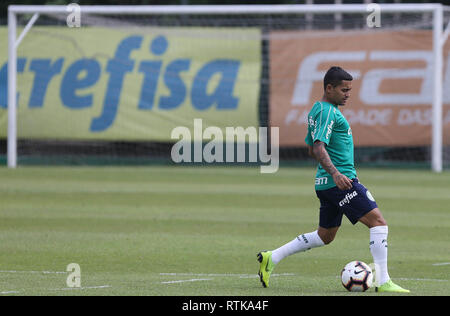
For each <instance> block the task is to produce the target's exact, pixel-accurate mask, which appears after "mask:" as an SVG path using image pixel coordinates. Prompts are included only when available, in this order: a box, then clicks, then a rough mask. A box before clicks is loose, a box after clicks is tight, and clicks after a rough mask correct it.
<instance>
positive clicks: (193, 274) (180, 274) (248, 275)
mask: <svg viewBox="0 0 450 316" xmlns="http://www.w3.org/2000/svg"><path fill="white" fill-rule="evenodd" d="M159 275H168V276H205V277H239V278H242V279H245V278H258V277H259V276H258V275H257V274H237V273H176V272H167V273H160V274H159ZM293 275H295V274H294V273H278V274H277V273H274V274H272V275H271V276H274V277H277V276H293Z"/></svg>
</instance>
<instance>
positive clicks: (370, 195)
mask: <svg viewBox="0 0 450 316" xmlns="http://www.w3.org/2000/svg"><path fill="white" fill-rule="evenodd" d="M366 195H367V198H368V199H369V200H371V201H372V202H375V199H374V198H373V196H372V194H371V193H370V192H369V190H367V192H366Z"/></svg>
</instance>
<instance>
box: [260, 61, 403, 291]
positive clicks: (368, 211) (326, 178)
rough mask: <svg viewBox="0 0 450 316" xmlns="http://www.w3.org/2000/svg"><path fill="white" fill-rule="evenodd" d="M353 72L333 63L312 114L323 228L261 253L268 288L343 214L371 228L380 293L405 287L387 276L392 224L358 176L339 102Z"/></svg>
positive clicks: (325, 240)
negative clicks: (277, 270) (284, 264)
mask: <svg viewBox="0 0 450 316" xmlns="http://www.w3.org/2000/svg"><path fill="white" fill-rule="evenodd" d="M352 80H353V78H352V76H351V75H350V74H349V73H347V72H346V71H345V70H343V69H342V68H340V67H331V68H330V69H329V70H328V71H327V73H326V74H325V77H324V80H323V86H324V95H323V97H322V100H321V101H318V102H316V103H315V104H314V106H313V107H312V109H311V111H310V112H309V114H308V133H307V136H306V138H305V142H306V144H307V145H308V149H309V154H310V155H311V156H312V157H314V158H315V159H316V160H317V161H318V162H319V166H318V168H317V174H316V180H315V190H316V195H317V197H318V198H319V200H320V213H319V227H318V229H317V230H316V231H313V232H310V233H305V234H301V235H299V236H298V237H297V238H295V239H294V240H292V241H290V242H288V243H287V244H285V245H283V246H281V247H279V248H277V249H275V250H272V251H262V252H260V253H258V255H257V258H258V261H259V262H260V268H259V272H258V274H259V277H260V280H261V283H262V285H263V286H264V287H268V286H269V278H270V275H271V273H272V271H273V269H274V267H275V265H276V264H278V263H279V262H280V261H281V260H282V259H284V258H286V257H287V256H290V255H292V254H295V253H298V252H302V251H306V250H309V249H312V248H316V247H321V246H324V245H327V244H329V243H331V242H332V241H333V240H334V238H335V236H336V233H337V231H338V229H339V226H340V225H341V221H342V217H343V215H345V216H346V217H347V218H348V219H349V220H350V222H351V223H352V224H353V225H354V224H356V223H357V222H361V223H363V224H364V225H366V226H367V227H368V228H369V231H370V252H371V254H372V257H373V260H374V263H375V265H376V268H377V270H376V273H377V276H378V279H379V285H378V287H377V288H376V291H378V292H403V293H408V292H409V290H406V289H403V288H402V287H400V286H398V285H397V284H395V283H394V282H392V280H391V279H390V277H389V273H388V267H387V259H388V248H387V236H388V226H387V223H386V221H385V219H384V218H383V215H382V214H381V212H380V210H379V209H378V206H377V203H376V202H375V200H374V198H373V196H372V195H371V194H370V192H369V191H368V190H367V189H366V187H364V185H362V184H361V183H360V182H359V180H358V178H357V175H356V170H355V166H354V160H353V136H352V129H351V128H350V125H349V123H348V122H347V120H346V119H345V117H344V116H343V115H342V113H341V111H340V110H339V107H341V106H345V104H346V102H347V100H348V98H349V97H350V91H351V89H352Z"/></svg>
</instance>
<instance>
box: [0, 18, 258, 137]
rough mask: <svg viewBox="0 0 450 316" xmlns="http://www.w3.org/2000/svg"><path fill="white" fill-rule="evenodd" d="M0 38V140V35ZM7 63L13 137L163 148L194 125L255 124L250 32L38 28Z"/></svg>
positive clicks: (2, 117) (2, 125)
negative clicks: (13, 62) (14, 107)
mask: <svg viewBox="0 0 450 316" xmlns="http://www.w3.org/2000/svg"><path fill="white" fill-rule="evenodd" d="M0 38H1V39H2V40H1V42H2V45H1V47H0V53H1V55H0V137H2V138H5V137H6V126H7V28H6V27H3V28H1V29H0ZM17 58H18V60H17V91H18V121H17V122H18V128H17V130H18V136H19V138H40V139H100V140H151V141H173V140H171V131H172V130H173V129H174V128H175V127H177V126H180V125H182V126H186V127H188V128H191V129H192V128H193V124H194V119H195V118H199V119H202V120H203V122H204V124H205V125H214V126H217V127H219V128H221V129H224V128H225V127H226V126H258V125H259V121H258V99H259V82H260V76H261V36H260V30H258V29H254V28H241V29H238V28H233V29H228V28H219V29H217V28H215V29H212V28H211V29H208V28H137V27H135V28H123V29H122V28H99V27H82V28H68V27H54V26H52V27H44V26H39V27H33V28H32V29H31V31H30V32H29V33H28V34H27V36H26V37H25V39H24V40H23V42H22V43H21V45H20V47H19V49H18V52H17Z"/></svg>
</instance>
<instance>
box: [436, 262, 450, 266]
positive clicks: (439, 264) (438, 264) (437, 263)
mask: <svg viewBox="0 0 450 316" xmlns="http://www.w3.org/2000/svg"><path fill="white" fill-rule="evenodd" d="M448 265H450V262H436V263H433V264H432V266H448Z"/></svg>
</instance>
